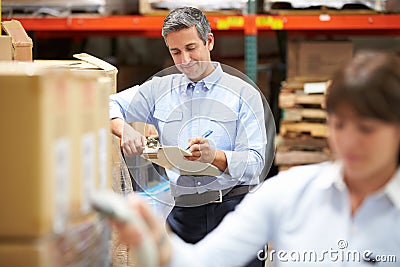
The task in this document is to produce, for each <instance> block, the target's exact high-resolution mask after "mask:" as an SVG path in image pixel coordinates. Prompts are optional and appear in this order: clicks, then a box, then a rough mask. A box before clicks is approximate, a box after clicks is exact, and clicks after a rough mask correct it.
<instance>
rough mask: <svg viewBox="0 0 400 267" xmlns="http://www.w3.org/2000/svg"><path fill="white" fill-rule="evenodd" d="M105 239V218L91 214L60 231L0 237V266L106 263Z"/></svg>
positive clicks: (107, 233) (107, 236)
mask: <svg viewBox="0 0 400 267" xmlns="http://www.w3.org/2000/svg"><path fill="white" fill-rule="evenodd" d="M109 241H110V229H109V228H108V226H107V222H106V221H105V220H99V219H98V218H97V217H93V218H89V219H86V220H83V221H81V222H80V223H79V224H75V225H71V226H70V227H69V228H68V229H67V230H66V231H65V232H64V233H62V234H60V235H49V236H44V237H41V238H38V239H32V240H19V239H17V240H0V266H1V267H65V266H82V267H83V266H108V265H107V263H108V262H109V258H110V257H109V251H110V248H109Z"/></svg>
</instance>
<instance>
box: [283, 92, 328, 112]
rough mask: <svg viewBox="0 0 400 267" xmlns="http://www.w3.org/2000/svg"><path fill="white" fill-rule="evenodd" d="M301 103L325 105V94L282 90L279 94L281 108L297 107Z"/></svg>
mask: <svg viewBox="0 0 400 267" xmlns="http://www.w3.org/2000/svg"><path fill="white" fill-rule="evenodd" d="M299 105H318V106H320V107H323V106H324V105H325V95H323V94H310V95H306V94H295V93H288V92H281V93H280V94H279V107H280V108H296V107H298V106H299Z"/></svg>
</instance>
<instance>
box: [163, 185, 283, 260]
mask: <svg viewBox="0 0 400 267" xmlns="http://www.w3.org/2000/svg"><path fill="white" fill-rule="evenodd" d="M278 179H279V178H278ZM271 180H272V179H271ZM269 181H270V180H269ZM269 181H267V182H265V183H264V184H263V185H261V186H259V187H257V188H256V189H258V190H255V191H253V192H249V193H248V194H247V196H246V197H245V199H244V200H243V201H242V202H241V203H240V204H239V205H238V206H237V207H236V209H235V211H234V212H231V213H229V214H228V215H227V216H226V217H225V218H224V219H223V221H222V222H221V224H220V225H219V226H218V227H217V228H216V229H215V230H213V231H212V232H211V233H210V234H208V235H207V236H206V237H205V238H204V239H203V240H201V241H200V242H199V243H197V244H195V245H192V244H188V243H185V242H184V241H182V240H181V239H179V237H177V236H172V239H171V242H172V246H173V250H172V251H173V252H172V255H173V256H172V260H171V262H170V264H169V265H168V267H187V266H192V267H204V266H207V267H220V266H244V265H245V264H246V263H247V262H248V261H250V260H252V259H254V258H256V257H257V256H258V254H259V255H260V257H264V256H263V255H262V253H261V251H262V250H263V248H264V246H265V245H266V243H267V241H272V242H273V240H274V238H275V236H274V233H275V232H276V229H275V228H276V227H277V226H278V225H279V224H278V222H279V218H280V214H279V213H280V211H281V207H280V206H279V194H280V193H281V192H279V191H276V189H277V188H276V187H274V186H273V185H271V183H268V182H269ZM274 190H275V191H276V192H275V193H272V192H273V191H274Z"/></svg>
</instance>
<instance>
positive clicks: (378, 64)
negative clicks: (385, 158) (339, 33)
mask: <svg viewBox="0 0 400 267" xmlns="http://www.w3.org/2000/svg"><path fill="white" fill-rule="evenodd" d="M342 106H350V107H351V108H352V109H353V110H354V111H355V112H356V113H357V114H358V115H360V116H362V117H369V118H374V119H378V120H382V121H385V122H389V123H396V124H400V57H399V56H398V55H396V54H394V53H386V52H374V51H361V52H358V53H356V55H355V56H354V58H353V60H351V62H349V63H348V64H347V65H346V66H345V67H344V68H343V69H341V70H340V71H339V72H337V73H336V75H335V76H334V77H333V80H332V84H331V85H330V88H329V91H328V95H327V99H326V108H327V111H328V113H337V112H338V111H339V109H340V108H341V107H342ZM398 162H400V151H399V160H398Z"/></svg>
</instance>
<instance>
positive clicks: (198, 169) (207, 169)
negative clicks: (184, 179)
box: [142, 146, 221, 176]
mask: <svg viewBox="0 0 400 267" xmlns="http://www.w3.org/2000/svg"><path fill="white" fill-rule="evenodd" d="M191 155H192V154H191V153H190V152H188V151H185V150H183V149H181V148H179V147H177V146H163V147H159V148H156V149H148V148H146V149H145V151H144V153H143V154H142V157H144V158H145V159H148V160H150V161H151V162H153V163H155V164H157V165H160V166H162V167H164V168H165V169H168V170H170V169H173V168H176V169H178V170H179V173H180V175H202V176H219V175H220V174H221V172H220V171H219V169H218V168H217V167H215V166H214V165H211V164H209V163H203V162H200V161H190V160H187V159H185V158H184V156H191Z"/></svg>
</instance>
